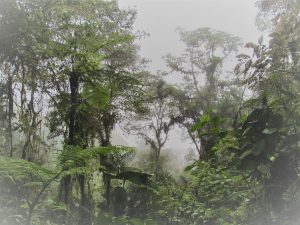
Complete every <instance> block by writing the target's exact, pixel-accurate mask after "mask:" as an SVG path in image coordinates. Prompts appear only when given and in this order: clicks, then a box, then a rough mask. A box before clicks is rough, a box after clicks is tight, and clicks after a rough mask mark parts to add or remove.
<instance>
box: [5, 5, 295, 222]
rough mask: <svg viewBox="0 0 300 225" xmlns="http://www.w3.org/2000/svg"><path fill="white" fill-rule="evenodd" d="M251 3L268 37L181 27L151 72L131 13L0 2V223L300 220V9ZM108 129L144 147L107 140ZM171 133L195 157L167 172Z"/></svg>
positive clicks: (103, 7)
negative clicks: (174, 46) (172, 48)
mask: <svg viewBox="0 0 300 225" xmlns="http://www.w3.org/2000/svg"><path fill="white" fill-rule="evenodd" d="M257 8H258V16H257V23H258V25H259V27H260V28H261V29H264V30H265V31H268V32H269V33H270V35H269V40H268V41H264V40H263V38H262V37H261V38H259V39H258V43H247V44H243V43H242V42H241V40H240V39H239V38H238V37H236V36H234V35H231V34H227V33H225V32H222V31H217V30H213V29H210V28H199V29H197V30H192V31H187V30H184V29H179V30H178V35H179V37H180V39H181V41H182V43H183V44H184V45H185V50H184V52H182V54H181V55H179V56H174V55H170V54H169V55H166V56H165V57H164V59H165V63H166V65H167V67H168V68H169V71H166V72H163V73H159V74H156V75H155V74H151V73H150V72H148V71H146V69H145V65H146V64H147V60H146V59H143V58H141V57H140V56H139V55H138V49H139V47H138V46H136V44H135V43H136V42H135V40H136V39H138V38H143V37H144V36H145V35H144V33H143V32H136V31H134V30H133V23H134V21H135V18H136V12H135V10H131V9H128V10H123V9H120V8H119V7H118V4H117V2H116V1H104V0H18V1H15V0H1V1H0V75H1V80H0V85H1V89H0V123H1V129H0V140H1V142H0V154H1V155H0V187H1V188H0V224H1V225H17V224H22V225H23V224H25V225H30V224H32V225H42V224H46V225H55V224H57V225H58V224H60V225H62V224H66V225H73V224H78V225H91V224H94V225H100V224H103V225H109V224H120V225H126V224H130V225H142V224H143V225H155V224H162V225H163V224H166V225H167V224H168V225H171V224H172V225H175V224H178V225H187V224H190V225H192V224H194V225H202V224H203V225H219V224H223V225H243V224H244V225H268V224H278V225H279V224H282V225H283V224H286V225H297V224H300V220H299V216H298V213H299V212H300V171H299V169H300V165H299V164H300V158H299V156H300V139H299V135H300V93H299V90H300V89H299V88H300V75H299V74H300V63H299V51H300V26H299V22H298V21H299V15H300V4H299V1H296V0H259V1H258V2H257ZM267 43H268V44H267ZM243 48H247V49H248V50H251V54H250V55H247V54H242V53H240V52H243ZM229 57H231V58H237V61H238V62H237V65H236V67H235V69H234V71H232V72H231V74H230V75H229V76H228V77H225V73H224V70H223V67H224V65H226V63H228V61H227V59H228V58H229ZM172 75H174V76H181V77H182V79H180V85H173V84H169V83H168V82H167V81H166V79H165V76H172ZM116 125H119V126H120V127H122V129H124V130H126V131H127V132H128V133H129V134H131V135H134V136H136V137H139V138H141V139H143V140H144V141H145V143H146V144H147V145H148V146H149V151H148V152H147V154H144V155H142V157H138V158H137V157H135V155H136V153H137V152H139V149H135V148H134V147H133V146H132V147H128V146H116V145H113V144H112V140H111V137H112V131H113V130H114V129H115V127H116ZM175 128H176V129H181V130H182V132H185V133H186V134H187V136H188V137H189V138H190V140H191V142H192V143H193V148H194V149H195V152H196V153H197V154H198V155H197V157H194V158H193V157H190V158H191V159H189V160H188V158H189V157H186V158H187V160H188V164H187V165H186V167H185V169H184V171H181V172H180V174H178V173H177V174H176V175H174V173H172V171H171V170H170V169H167V168H166V166H165V161H166V160H165V159H164V157H165V155H166V154H163V153H165V152H166V151H167V149H166V143H167V141H168V140H170V137H171V136H170V134H171V131H172V130H173V129H175ZM182 151H185V149H183V150H182ZM174 167H176V165H175V166H174Z"/></svg>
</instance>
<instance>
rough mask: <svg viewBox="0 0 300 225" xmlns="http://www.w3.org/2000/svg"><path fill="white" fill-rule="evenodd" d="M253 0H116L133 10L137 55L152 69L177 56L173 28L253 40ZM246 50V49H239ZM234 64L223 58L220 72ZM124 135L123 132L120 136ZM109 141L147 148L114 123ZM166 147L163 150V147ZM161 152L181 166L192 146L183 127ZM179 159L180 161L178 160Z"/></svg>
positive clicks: (161, 69) (174, 77)
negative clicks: (212, 31) (139, 34)
mask: <svg viewBox="0 0 300 225" xmlns="http://www.w3.org/2000/svg"><path fill="white" fill-rule="evenodd" d="M255 2H256V1H255V0H243V1H241V0H120V1H119V6H120V7H121V8H124V9H128V8H134V9H136V10H137V19H136V22H135V24H134V29H135V31H136V32H137V31H144V32H146V33H147V34H148V36H145V37H144V38H141V39H139V40H137V41H136V43H137V44H138V45H139V46H140V55H141V57H144V58H146V59H149V60H150V62H149V63H148V64H147V69H148V70H149V71H151V72H152V73H158V72H169V70H168V68H167V67H166V63H165V61H164V58H163V57H164V56H165V55H167V54H168V53H171V54H172V55H175V56H178V55H180V54H181V53H182V51H183V50H184V45H183V44H182V43H181V41H180V40H179V35H178V34H177V33H176V29H177V28H183V29H185V30H194V29H197V28H200V27H210V28H212V29H215V30H220V31H224V32H227V33H229V34H233V35H235V36H238V37H240V38H241V39H242V42H243V43H247V42H254V43H256V42H257V40H258V38H259V37H260V36H261V35H263V33H262V32H261V31H259V30H258V29H257V27H256V25H255V18H256V14H257V8H256V7H255ZM240 51H241V52H243V51H247V50H246V49H243V46H242V49H241V50H240ZM235 65H236V61H235V59H234V58H230V59H229V60H227V62H226V64H225V65H224V74H225V73H232V71H233V67H234V66H235ZM180 77H181V76H179V75H178V74H177V75H176V74H174V73H173V74H171V75H169V76H167V77H166V80H167V81H168V82H170V83H179V82H180V80H179V79H180ZM123 135H125V136H123ZM113 143H116V144H119V143H120V144H121V143H123V144H125V143H126V145H132V146H138V150H142V149H147V146H144V145H143V143H144V141H143V140H141V139H138V138H137V137H136V136H130V135H129V136H126V134H124V133H123V132H122V131H121V129H119V128H118V127H117V128H116V130H115V131H114V135H113ZM166 149H167V150H166ZM166 149H165V150H164V153H165V154H168V153H169V154H170V155H172V156H171V158H172V159H173V160H174V162H176V163H174V165H176V167H178V166H179V167H182V164H183V163H184V161H183V159H184V157H185V155H186V154H188V153H189V152H190V151H191V149H193V150H194V152H195V149H194V146H193V144H192V142H191V140H190V138H189V137H188V135H187V134H186V133H185V132H184V130H183V129H178V128H176V126H175V127H174V128H173V130H172V132H171V134H170V138H169V140H168V142H167V144H166ZM178 162H181V163H178Z"/></svg>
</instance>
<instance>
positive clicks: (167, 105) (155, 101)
mask: <svg viewBox="0 0 300 225" xmlns="http://www.w3.org/2000/svg"><path fill="white" fill-rule="evenodd" d="M145 79H146V80H145V81H144V93H146V94H145V96H144V104H143V105H144V107H145V110H144V111H142V112H140V113H137V114H135V115H134V116H133V118H134V121H136V122H135V124H134V125H132V124H129V126H128V128H127V130H128V132H129V133H133V134H135V135H137V136H139V137H141V138H142V139H144V140H145V142H146V144H147V145H149V146H150V148H151V153H150V158H151V162H152V163H153V166H151V167H152V169H153V170H154V172H155V173H157V172H158V169H159V159H160V155H161V151H162V149H163V147H164V146H165V144H166V142H167V141H168V138H169V132H170V131H171V128H172V127H173V126H174V125H175V124H176V123H179V122H180V117H179V116H178V115H176V113H177V107H176V106H175V104H174V102H173V99H172V97H171V96H172V95H175V94H176V92H177V90H176V88H175V87H173V86H172V85H169V84H167V83H166V82H165V81H164V80H163V78H162V77H159V76H153V75H149V74H147V77H146V78H145Z"/></svg>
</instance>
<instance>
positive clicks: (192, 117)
mask: <svg viewBox="0 0 300 225" xmlns="http://www.w3.org/2000/svg"><path fill="white" fill-rule="evenodd" d="M178 32H179V35H180V39H181V41H183V43H184V44H185V46H186V49H185V51H184V53H183V54H182V55H181V56H180V57H174V56H171V55H167V57H166V62H167V65H168V67H169V68H170V69H171V72H175V73H180V74H181V75H183V79H184V86H183V87H184V90H183V93H182V95H179V96H178V97H177V98H176V100H177V101H178V105H180V107H179V110H180V113H181V116H182V118H183V119H184V120H183V122H182V123H181V124H182V125H183V126H184V127H185V128H186V129H187V131H188V134H189V136H190V138H191V139H192V141H193V143H194V144H195V147H196V149H197V151H198V153H199V157H200V158H201V157H203V155H204V154H205V151H206V150H205V151H204V149H205V142H206V141H205V140H204V137H203V138H200V139H199V138H198V137H197V136H198V135H197V133H193V132H191V126H192V125H193V124H195V123H196V122H197V120H198V118H199V117H201V116H202V115H203V114H205V113H206V112H208V111H209V109H212V108H214V107H216V105H217V101H218V100H219V99H220V97H221V96H222V95H221V91H222V89H223V88H224V87H229V84H226V82H221V80H220V79H219V76H220V75H221V74H222V66H223V64H224V62H225V60H226V58H227V57H228V56H229V55H230V54H231V53H233V52H235V51H237V48H238V46H239V44H240V39H239V38H237V37H235V36H233V35H230V34H227V33H225V32H221V31H216V30H212V29H210V28H199V29H197V30H194V31H184V30H182V29H179V30H178ZM203 83H205V84H204V85H203Z"/></svg>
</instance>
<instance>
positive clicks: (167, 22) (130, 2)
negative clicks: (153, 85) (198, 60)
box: [119, 0, 260, 72]
mask: <svg viewBox="0 0 300 225" xmlns="http://www.w3.org/2000/svg"><path fill="white" fill-rule="evenodd" d="M119 6H120V7H121V8H125V9H126V8H128V7H130V8H135V9H136V10H137V13H138V17H137V20H136V23H135V29H136V30H141V31H145V32H147V33H149V34H150V37H146V38H145V39H143V40H141V41H138V44H139V45H140V46H141V51H140V53H141V56H143V57H145V58H149V59H150V60H151V61H152V62H151V63H150V64H149V69H150V70H151V71H154V72H155V71H157V70H162V69H165V64H164V60H163V59H162V57H163V56H165V55H166V54H168V53H172V54H174V55H179V54H180V52H181V50H182V48H183V45H182V44H181V43H180V41H179V37H178V35H177V34H176V32H175V29H176V28H177V27H181V28H184V29H187V30H193V29H197V28H199V27H210V28H213V29H216V30H221V31H225V32H227V33H230V34H234V35H236V36H239V37H241V38H242V39H243V41H244V42H249V41H252V42H257V39H258V38H259V36H260V32H259V31H258V30H257V28H256V26H255V24H254V22H255V16H256V12H257V9H256V7H255V0H119Z"/></svg>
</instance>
